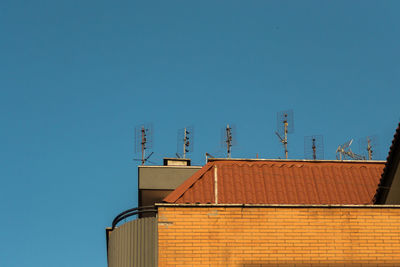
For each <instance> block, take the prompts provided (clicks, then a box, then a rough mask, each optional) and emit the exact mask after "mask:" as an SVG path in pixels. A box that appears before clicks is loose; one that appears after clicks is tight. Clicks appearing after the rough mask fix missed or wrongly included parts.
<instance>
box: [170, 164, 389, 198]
mask: <svg viewBox="0 0 400 267" xmlns="http://www.w3.org/2000/svg"><path fill="white" fill-rule="evenodd" d="M384 165H385V161H336V160H276V159H215V158H214V159H209V162H208V163H207V164H206V165H205V166H204V167H203V168H201V169H200V170H199V171H197V172H196V173H195V174H194V175H193V176H191V177H190V178H189V179H187V180H186V181H185V182H184V183H183V184H181V185H180V186H179V187H178V188H177V189H175V190H174V191H173V192H172V193H171V194H169V195H168V196H167V197H166V198H164V202H167V203H181V204H182V203H189V204H194V203H201V204H207V203H218V204H327V205H330V204H345V205H369V204H373V197H374V194H375V192H376V188H377V186H378V183H379V180H380V177H381V174H382V170H383V168H384Z"/></svg>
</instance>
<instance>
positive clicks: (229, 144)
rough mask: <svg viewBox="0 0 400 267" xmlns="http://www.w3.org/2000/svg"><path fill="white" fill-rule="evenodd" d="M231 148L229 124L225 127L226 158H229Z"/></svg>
mask: <svg viewBox="0 0 400 267" xmlns="http://www.w3.org/2000/svg"><path fill="white" fill-rule="evenodd" d="M231 146H232V133H231V128H230V127H229V124H227V125H226V150H227V154H228V158H231Z"/></svg>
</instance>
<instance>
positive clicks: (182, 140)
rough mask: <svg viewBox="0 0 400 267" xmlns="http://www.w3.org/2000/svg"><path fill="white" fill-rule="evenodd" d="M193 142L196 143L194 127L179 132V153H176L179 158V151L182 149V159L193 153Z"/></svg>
mask: <svg viewBox="0 0 400 267" xmlns="http://www.w3.org/2000/svg"><path fill="white" fill-rule="evenodd" d="M193 141H194V129H193V127H186V128H183V129H179V130H178V142H177V144H178V148H177V150H178V152H177V153H176V154H177V156H178V157H180V155H179V150H181V149H182V157H183V158H186V154H187V153H191V152H193Z"/></svg>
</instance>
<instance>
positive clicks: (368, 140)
mask: <svg viewBox="0 0 400 267" xmlns="http://www.w3.org/2000/svg"><path fill="white" fill-rule="evenodd" d="M367 151H368V160H372V152H373V151H372V146H371V139H370V138H369V136H368V137H367Z"/></svg>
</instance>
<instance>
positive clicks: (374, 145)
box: [359, 135, 379, 160]
mask: <svg viewBox="0 0 400 267" xmlns="http://www.w3.org/2000/svg"><path fill="white" fill-rule="evenodd" d="M359 145H360V153H361V154H362V155H363V156H364V157H365V158H366V159H368V160H373V159H377V158H378V157H379V153H378V147H379V144H378V136H376V135H372V136H367V137H364V138H361V139H360V140H359Z"/></svg>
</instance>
